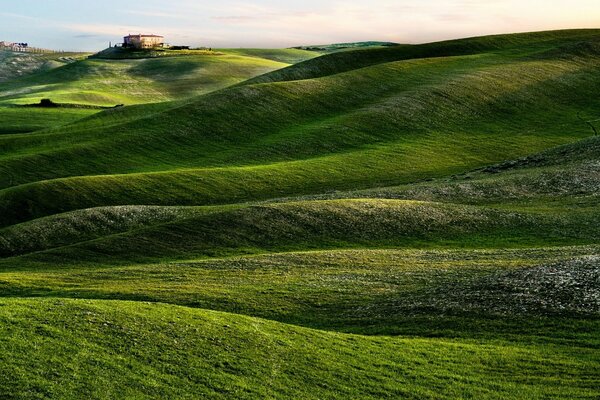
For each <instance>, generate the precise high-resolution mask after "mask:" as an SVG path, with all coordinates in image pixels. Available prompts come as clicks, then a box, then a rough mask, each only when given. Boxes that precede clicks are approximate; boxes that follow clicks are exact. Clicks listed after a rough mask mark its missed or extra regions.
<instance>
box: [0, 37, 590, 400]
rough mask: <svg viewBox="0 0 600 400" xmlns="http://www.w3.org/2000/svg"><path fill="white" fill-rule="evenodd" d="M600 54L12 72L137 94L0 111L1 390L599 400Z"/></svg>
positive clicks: (301, 56)
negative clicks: (0, 117) (3, 119)
mask: <svg viewBox="0 0 600 400" xmlns="http://www.w3.org/2000/svg"><path fill="white" fill-rule="evenodd" d="M599 43H600V31H597V30H585V31H583V30H578V31H557V32H541V33H530V34H518V35H502V36H492V37H483V38H470V39H463V40H457V41H449V42H440V43H432V44H425V45H415V46H408V45H399V46H393V47H372V48H366V49H355V50H353V49H346V50H345V51H343V52H333V53H330V54H325V55H321V56H319V57H314V58H310V59H308V58H309V55H307V54H305V53H310V52H303V51H301V50H292V49H288V50H258V49H236V50H219V51H218V53H222V54H220V55H202V56H201V55H194V56H190V55H186V56H181V57H157V58H148V59H139V60H138V59H135V60H132V59H128V60H106V59H89V60H85V61H81V62H77V63H73V64H70V65H68V66H65V67H61V68H57V69H54V70H52V71H48V72H44V73H40V74H37V75H32V76H29V77H26V78H19V79H17V80H13V81H10V82H7V83H4V84H0V96H4V97H2V98H1V99H0V101H2V102H3V103H4V104H17V103H20V104H24V103H27V102H31V101H34V100H36V99H38V98H41V97H51V98H52V99H55V100H56V101H57V102H61V103H87V104H95V105H114V103H117V102H119V103H126V104H127V106H125V107H119V108H114V109H107V110H91V111H90V110H87V109H77V108H56V109H51V110H50V109H49V110H40V109H39V108H30V107H15V106H14V105H13V106H11V107H4V108H0V113H2V112H4V113H12V117H11V118H12V121H13V122H12V124H13V125H12V128H2V129H4V130H5V133H12V134H0V294H1V298H0V393H6V394H7V396H8V397H10V398H13V397H16V398H51V397H54V398H56V397H59V398H81V397H90V398H115V397H133V398H157V397H159V398H165V397H166V398H198V397H202V396H210V397H214V398H256V397H268V398H385V397H391V398H415V399H416V398H418V399H422V398H431V399H434V398H435V399H438V398H448V399H454V398H497V399H504V398H523V399H545V398H595V397H598V396H599V395H600V390H599V388H600V380H599V379H598V378H597V376H598V375H599V374H600V358H599V357H598V352H597V349H598V345H599V341H598V338H599V337H600V335H599V334H600V324H599V321H600V319H599V317H600V291H599V289H598V288H599V287H600V249H599V248H598V243H599V242H600V203H599V201H600V163H599V161H598V160H600V138H598V137H591V136H592V135H593V132H592V130H591V129H590V127H589V125H588V124H586V122H585V121H587V120H594V119H597V118H599V117H600V115H599V114H600V98H598V96H597V93H598V92H599V91H598V89H600V72H599V71H600V68H599V67H600V45H599ZM312 55H313V56H316V54H312ZM290 63H295V64H294V65H293V66H289V67H285V66H286V65H287V64H290ZM284 67H285V68H284ZM279 68H281V69H279ZM272 70H274V71H273V72H268V71H272ZM262 72H266V73H265V74H263V75H260V76H257V75H259V74H261V73H262ZM246 79H247V80H246ZM2 85H4V86H2ZM2 88H4V89H2ZM11 91H12V92H11ZM11 93H12V94H11ZM38 112H39V113H42V116H40V117H37V116H36V115H37V114H36V113H38ZM50 113H56V114H52V115H55V118H56V120H52V118H54V117H52V118H51V114H50ZM36 118H39V119H40V122H38V121H37V120H36ZM44 118H48V119H47V120H44ZM582 119H583V120H582ZM44 121H45V122H44ZM5 124H6V126H9V125H8V123H5ZM40 128H46V129H42V130H39V129H40ZM1 132H2V131H0V133H1ZM23 355H25V356H23ZM0 397H1V396H0Z"/></svg>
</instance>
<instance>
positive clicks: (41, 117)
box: [0, 49, 318, 134]
mask: <svg viewBox="0 0 600 400" xmlns="http://www.w3.org/2000/svg"><path fill="white" fill-rule="evenodd" d="M11 54H13V53H11ZM177 54H178V56H177V57H162V58H158V57H147V56H146V55H145V54H141V55H140V56H139V57H138V58H114V57H113V58H110V57H96V56H94V57H91V58H87V59H83V58H82V56H80V55H79V56H78V58H77V59H74V58H73V57H69V58H68V59H69V60H71V61H70V62H63V63H62V64H58V66H57V67H56V68H53V69H51V68H49V67H48V68H45V67H44V68H42V67H39V68H37V67H35V65H37V64H36V63H35V62H34V61H33V60H38V59H40V60H42V59H44V60H45V59H49V58H50V55H32V56H31V57H33V60H32V59H30V58H31V57H29V56H27V57H29V58H27V57H25V56H24V57H25V58H23V59H22V60H20V64H23V65H26V66H28V68H29V69H30V70H32V71H34V68H37V69H35V71H37V73H36V74H29V75H26V76H23V77H21V78H18V79H17V78H16V75H15V74H13V75H15V76H12V78H13V79H8V80H7V81H6V82H2V79H1V75H0V134H6V133H28V132H33V131H36V130H42V129H45V128H49V127H53V126H62V125H64V124H68V123H71V122H73V121H75V120H77V119H81V118H83V117H85V116H89V115H92V114H94V113H96V112H98V110H95V109H83V108H80V109H77V110H75V111H73V110H60V111H59V112H57V111H56V110H48V109H41V108H38V109H36V110H35V111H31V112H29V111H28V112H22V110H20V109H19V108H17V107H14V106H15V105H24V104H35V103H39V101H40V100H41V99H43V98H49V99H51V100H52V101H54V102H55V103H64V104H71V105H84V106H85V105H93V106H105V107H112V106H115V105H118V104H125V105H131V104H140V103H158V102H167V101H173V100H180V99H185V98H189V97H192V96H195V95H198V94H203V93H208V92H211V91H215V90H218V89H222V88H224V87H227V86H230V85H233V84H236V83H239V82H241V81H244V80H246V79H248V78H251V77H253V76H256V75H261V74H264V73H265V72H269V71H272V70H275V69H279V68H282V67H285V66H287V65H289V64H290V63H294V62H298V61H302V60H306V59H308V58H312V57H316V56H317V55H318V53H314V52H309V51H302V50H296V49H281V50H276V49H274V50H268V51H267V50H250V49H248V50H223V51H221V52H218V53H208V52H206V53H204V52H189V54H188V53H185V52H178V53H177ZM67 55H69V54H67ZM52 56H53V57H54V58H57V59H58V60H64V59H67V58H65V57H64V56H60V54H56V55H52ZM59 56H60V57H59ZM3 65H12V64H11V63H10V62H8V61H7V64H3ZM2 70H7V71H8V68H7V67H2ZM2 70H0V73H1V71H2ZM32 114H33V115H34V118H33V119H31V115H32ZM24 119H26V121H23V120H24Z"/></svg>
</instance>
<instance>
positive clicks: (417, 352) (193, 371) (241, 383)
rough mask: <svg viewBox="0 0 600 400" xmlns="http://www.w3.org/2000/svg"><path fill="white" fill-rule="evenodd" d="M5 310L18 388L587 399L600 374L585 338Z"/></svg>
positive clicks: (102, 309) (43, 304)
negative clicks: (407, 333) (445, 336)
mask: <svg viewBox="0 0 600 400" xmlns="http://www.w3.org/2000/svg"><path fill="white" fill-rule="evenodd" d="M0 309H2V310H3V312H2V314H1V316H0V321H1V322H2V323H1V324H0V334H1V335H2V337H4V338H7V340H3V341H2V342H0V350H2V351H1V352H0V359H1V360H2V363H0V372H1V373H0V387H2V388H3V393H5V394H7V396H8V397H26V396H23V395H24V394H27V397H30V398H56V397H60V398H66V399H71V398H73V399H75V398H80V397H81V396H84V397H91V398H99V399H111V398H115V397H119V398H122V397H127V398H198V397H210V398H236V399H240V398H248V399H253V398H257V397H268V398H305V399H312V398H314V399H318V398H340V399H347V398H381V397H389V396H392V397H402V398H414V399H423V398H431V399H433V398H440V397H443V398H460V397H477V398H497V399H500V398H510V397H513V398H514V397H521V398H529V399H542V398H546V397H548V396H559V397H567V398H569V397H570V398H575V397H593V396H594V394H595V390H594V384H595V383H596V382H595V381H594V375H595V374H596V373H597V372H598V370H597V364H595V362H596V361H597V354H596V353H594V351H593V350H592V349H589V348H584V347H575V348H569V347H566V346H552V347H551V348H550V349H548V348H546V347H544V346H540V345H530V346H526V345H523V344H519V343H513V344H505V343H501V342H496V343H491V344H487V345H481V344H479V343H476V342H472V341H462V340H439V339H437V340H436V339H417V338H412V339H410V338H407V339H402V338H391V337H361V336H356V335H347V334H338V333H328V332H322V331H315V330H311V329H306V328H300V327H294V326H289V325H282V324H279V323H276V322H271V321H266V320H260V319H254V318H248V317H243V316H238V315H232V314H224V313H217V312H208V311H202V310H192V309H187V308H182V307H175V306H167V305H160V304H142V303H130V302H115V301H112V302H105V301H81V300H77V301H73V300H47V301H39V300H2V301H0ZM33 348H35V349H36V351H35V353H30V352H31V350H32V349H33ZM548 350H551V353H550V354H548ZM23 354H28V355H29V354H30V355H29V356H28V357H22V355H23ZM538 363H539V364H538ZM536 364H537V367H536V369H535V372H533V373H532V371H531V367H532V365H536ZM450 365H452V368H451V369H449V368H448V367H449V366H450ZM557 376H558V377H559V378H556V377H557ZM92 377H93V378H92Z"/></svg>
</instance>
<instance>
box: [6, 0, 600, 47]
mask: <svg viewBox="0 0 600 400" xmlns="http://www.w3.org/2000/svg"><path fill="white" fill-rule="evenodd" d="M563 28H600V0H448V1H442V0H420V1H416V0H368V1H367V0H365V1H355V0H345V1H338V0H304V1H274V0H250V1H233V0H219V1H205V0H160V1H159V0H143V1H142V0H126V1H123V0H118V1H117V0H91V1H88V0H0V41H1V40H8V41H19V42H28V43H30V45H32V46H37V47H45V48H53V49H58V50H94V51H95V50H101V49H103V48H105V47H107V45H108V42H109V41H112V42H113V43H115V42H120V41H122V37H123V36H124V35H126V34H128V33H154V34H160V35H163V36H165V41H166V42H168V43H171V44H179V45H192V46H207V47H290V46H297V45H309V44H325V43H340V42H354V41H367V40H380V41H392V42H399V43H423V42H430V41H437V40H443V39H452V38H459V37H467V36H478V35H484V34H492V33H509V32H524V31H538V30H549V29H563Z"/></svg>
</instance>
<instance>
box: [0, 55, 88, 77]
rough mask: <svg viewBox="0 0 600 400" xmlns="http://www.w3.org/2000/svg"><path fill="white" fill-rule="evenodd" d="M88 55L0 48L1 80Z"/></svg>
mask: <svg viewBox="0 0 600 400" xmlns="http://www.w3.org/2000/svg"><path fill="white" fill-rule="evenodd" d="M86 56H88V54H87V53H70V52H46V53H22V52H12V51H7V50H0V82H5V81H8V80H11V79H15V78H18V77H21V76H26V75H30V74H33V73H36V72H42V71H48V70H51V69H54V68H58V67H62V66H64V65H67V64H70V63H73V62H76V61H78V60H80V59H83V58H84V57H86Z"/></svg>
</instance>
